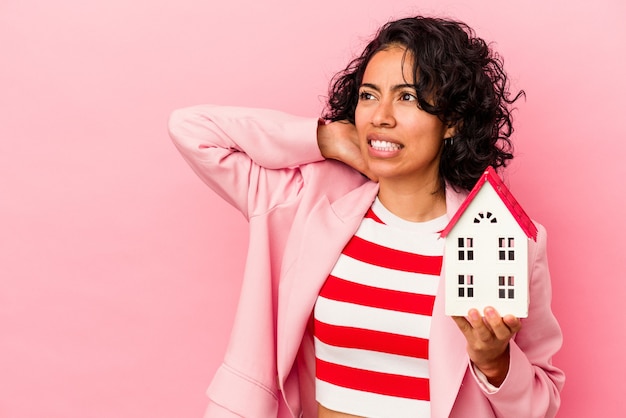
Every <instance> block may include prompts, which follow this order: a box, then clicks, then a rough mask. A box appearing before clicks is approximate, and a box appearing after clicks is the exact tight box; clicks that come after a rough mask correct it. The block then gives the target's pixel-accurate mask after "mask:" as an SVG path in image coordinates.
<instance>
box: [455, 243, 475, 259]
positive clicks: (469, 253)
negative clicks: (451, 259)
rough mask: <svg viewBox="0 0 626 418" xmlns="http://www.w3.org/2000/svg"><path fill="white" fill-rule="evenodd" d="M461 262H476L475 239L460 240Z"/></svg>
mask: <svg viewBox="0 0 626 418" xmlns="http://www.w3.org/2000/svg"><path fill="white" fill-rule="evenodd" d="M458 245H459V253H458V254H459V261H464V260H467V261H472V260H474V238H459V240H458Z"/></svg>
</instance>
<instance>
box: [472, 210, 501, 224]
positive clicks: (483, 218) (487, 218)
mask: <svg viewBox="0 0 626 418" xmlns="http://www.w3.org/2000/svg"><path fill="white" fill-rule="evenodd" d="M481 222H489V223H492V224H497V223H498V220H497V219H496V217H495V216H493V213H491V212H487V213H485V212H479V213H478V215H476V217H475V218H474V223H475V224H479V223H481Z"/></svg>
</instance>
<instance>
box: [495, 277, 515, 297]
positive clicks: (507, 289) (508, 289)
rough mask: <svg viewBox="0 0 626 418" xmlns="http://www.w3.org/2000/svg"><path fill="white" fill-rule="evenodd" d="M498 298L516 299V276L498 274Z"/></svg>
mask: <svg viewBox="0 0 626 418" xmlns="http://www.w3.org/2000/svg"><path fill="white" fill-rule="evenodd" d="M498 298H500V299H515V277H514V276H498Z"/></svg>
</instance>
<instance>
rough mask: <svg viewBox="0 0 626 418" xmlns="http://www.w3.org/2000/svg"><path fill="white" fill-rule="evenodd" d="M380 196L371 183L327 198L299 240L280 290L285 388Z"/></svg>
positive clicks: (281, 376) (280, 374) (310, 215)
mask: <svg viewBox="0 0 626 418" xmlns="http://www.w3.org/2000/svg"><path fill="white" fill-rule="evenodd" d="M377 192H378V184H377V183H373V182H367V183H364V184H363V185H362V186H360V187H358V188H356V189H354V190H352V191H351V192H350V193H348V194H346V195H345V196H343V197H341V198H340V199H338V200H337V201H335V202H334V203H332V204H331V203H330V202H329V201H328V199H326V198H323V199H320V200H318V201H317V202H315V204H314V206H313V207H312V208H311V209H310V210H309V212H308V216H307V219H306V222H304V225H303V228H302V230H301V232H300V233H298V234H297V236H296V237H294V238H296V241H297V242H298V245H300V248H299V249H298V251H297V254H296V255H295V259H294V261H293V262H291V264H290V265H291V267H287V269H288V270H287V271H286V272H285V274H284V276H283V278H282V281H281V283H280V286H279V290H278V292H279V298H278V301H279V304H278V318H277V323H278V326H277V347H276V350H277V362H278V364H277V368H278V377H279V381H280V383H281V384H282V383H283V382H284V381H285V379H286V377H287V375H288V374H289V371H290V370H291V367H292V365H293V362H294V359H295V357H296V354H297V352H298V349H299V347H300V341H301V339H302V335H303V333H304V330H305V328H306V325H307V323H308V321H309V317H310V315H311V311H312V310H313V306H314V304H315V300H316V298H317V295H318V293H319V290H320V289H321V287H322V285H323V284H324V281H325V280H326V277H328V274H329V273H330V271H331V270H332V268H333V266H334V264H335V262H336V261H337V258H338V257H339V254H340V253H341V251H342V250H343V247H344V246H345V244H346V242H348V240H349V239H350V237H352V235H354V232H355V231H356V229H357V228H358V226H359V224H360V222H361V220H362V219H363V216H364V214H365V212H366V211H367V209H368V208H369V207H370V206H371V204H372V202H373V201H374V199H375V197H376V194H377ZM294 244H295V243H294Z"/></svg>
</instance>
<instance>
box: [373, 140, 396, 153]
mask: <svg viewBox="0 0 626 418" xmlns="http://www.w3.org/2000/svg"><path fill="white" fill-rule="evenodd" d="M367 143H368V144H369V146H370V147H372V148H373V149H375V150H376V151H382V152H392V151H399V150H401V149H402V148H404V145H402V144H398V143H396V142H391V141H385V140H382V139H370V140H368V141H367Z"/></svg>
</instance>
